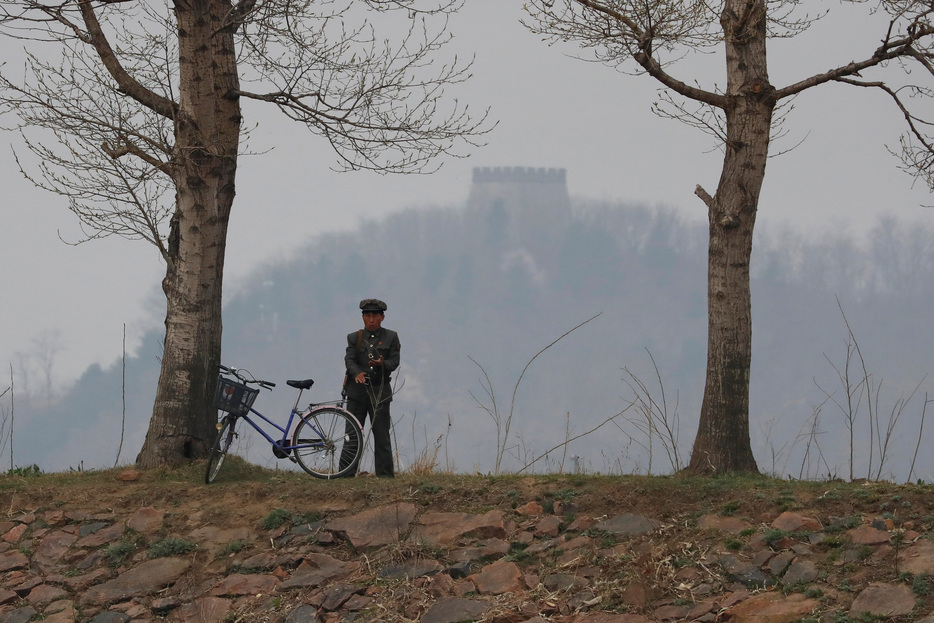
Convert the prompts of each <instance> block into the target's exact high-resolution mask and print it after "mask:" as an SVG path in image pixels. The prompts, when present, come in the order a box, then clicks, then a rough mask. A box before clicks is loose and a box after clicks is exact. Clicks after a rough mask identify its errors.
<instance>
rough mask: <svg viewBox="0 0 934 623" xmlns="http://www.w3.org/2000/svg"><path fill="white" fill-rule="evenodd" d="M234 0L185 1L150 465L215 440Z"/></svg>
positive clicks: (147, 446) (232, 140) (230, 181)
mask: <svg viewBox="0 0 934 623" xmlns="http://www.w3.org/2000/svg"><path fill="white" fill-rule="evenodd" d="M230 12H231V5H230V4H229V3H225V2H223V1H221V0H194V1H193V2H185V1H183V0H179V1H178V2H176V3H175V15H176V19H177V21H178V33H179V35H178V36H179V85H180V87H179V95H180V100H179V108H178V113H177V116H176V119H175V139H176V141H175V145H176V153H175V155H174V159H173V160H174V163H173V168H172V171H173V178H174V181H175V186H176V207H175V213H174V215H173V217H172V223H171V232H170V235H169V245H168V247H169V248H168V255H169V258H168V262H167V268H166V276H165V279H164V280H163V282H162V287H163V290H164V291H165V295H166V305H167V309H166V320H165V347H164V351H163V356H162V369H161V373H160V376H159V385H158V388H157V390H156V400H155V405H154V407H153V414H152V419H151V420H150V424H149V431H148V432H147V434H146V440H145V442H144V443H143V447H142V449H141V451H140V453H139V456H138V457H137V459H136V462H137V464H138V465H139V466H140V467H143V468H147V467H156V466H167V467H171V466H176V465H179V464H181V463H183V462H185V461H186V460H187V459H189V458H194V457H198V456H201V455H203V454H204V453H205V452H206V450H207V449H208V447H209V445H210V443H211V442H212V441H213V435H214V432H215V427H214V424H215V423H216V420H217V413H216V411H215V410H214V409H213V408H212V398H213V393H214V389H215V385H216V382H217V365H218V364H219V363H220V352H221V321H220V318H221V303H222V285H223V269H224V254H225V249H226V240H227V225H228V220H229V217H230V209H231V205H232V204H233V199H234V194H235V183H234V182H235V175H236V167H237V152H238V149H239V137H240V120H241V111H240V102H239V98H238V97H237V96H236V95H235V94H236V93H237V91H238V90H239V81H238V76H237V66H236V55H235V50H234V40H233V34H234V32H233V27H229V26H227V25H226V24H225V22H224V20H225V16H228V15H229V14H230Z"/></svg>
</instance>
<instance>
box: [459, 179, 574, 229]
mask: <svg viewBox="0 0 934 623" xmlns="http://www.w3.org/2000/svg"><path fill="white" fill-rule="evenodd" d="M497 205H501V206H502V207H503V208H505V209H506V210H507V212H509V213H510V214H515V215H517V216H518V215H520V214H521V215H522V216H526V215H532V214H535V215H537V216H540V217H556V216H561V218H567V217H568V216H569V211H570V205H571V204H570V200H569V199H568V188H567V172H566V170H565V169H544V168H538V169H536V168H533V167H475V168H474V170H473V183H472V184H471V186H470V195H469V197H468V199H467V208H468V209H469V210H484V209H490V208H494V207H496V206H497Z"/></svg>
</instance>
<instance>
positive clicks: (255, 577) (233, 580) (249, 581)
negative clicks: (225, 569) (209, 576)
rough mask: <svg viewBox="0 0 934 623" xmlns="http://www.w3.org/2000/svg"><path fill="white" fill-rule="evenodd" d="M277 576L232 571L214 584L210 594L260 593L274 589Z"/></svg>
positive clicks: (216, 595) (276, 583)
mask: <svg viewBox="0 0 934 623" xmlns="http://www.w3.org/2000/svg"><path fill="white" fill-rule="evenodd" d="M278 586H279V578H277V577H276V576H274V575H265V574H262V575H260V574H244V573H233V574H231V575H228V576H227V577H226V578H224V579H223V580H221V581H220V582H218V583H217V584H215V585H214V588H212V589H211V594H212V595H214V596H215V597H223V596H226V595H233V596H236V595H262V594H265V593H270V592H272V591H274V590H276V587H278Z"/></svg>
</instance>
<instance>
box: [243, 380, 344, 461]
mask: <svg viewBox="0 0 934 623" xmlns="http://www.w3.org/2000/svg"><path fill="white" fill-rule="evenodd" d="M303 391H304V390H302V389H299V390H298V398H296V399H295V406H293V407H292V410H291V412H290V413H289V420H288V422H286V424H285V427H282V426H280V425H279V424H277V423H276V422H273V421H272V420H271V419H269V418H268V417H266V416H265V415H263V414H262V413H260V412H259V411H257V410H256V409H254V408H253V407H250V413H253V414H255V415H256V416H257V417H259V418H260V419H262V420H263V421H264V422H266V423H267V424H269V425H270V426H272V427H273V428H275V429H276V430H278V431H279V432H281V433H282V439H281V440H278V441H277V440H276V439H273V438H272V437H271V436H269V434H268V433H267V432H266V431H265V430H264V429H263V427H262V426H260V424H259V423H257V422H255V421H254V420H253V419H251V418H250V416H249V414H247V415H240V416H235V417H237V419H241V420H244V421H245V422H246V423H247V424H249V425H250V426H252V427H253V429H254V430H255V431H256V432H258V433H259V434H260V435H262V436H263V437H265V438H266V441H268V442H269V443H270V444H272V446H273V448H278V449H279V450H283V451H285V452H286V453H288V452H291V451H292V450H295V449H302V448H313V447H316V446H319V445H321V444H314V443H304V444H292V443H291V439H290V438H289V431H291V430H292V424H293V423H294V422H295V421H296V419H299V418H300V419H307V416H309V415H313V414H314V413H315V411H318V410H321V409H324V408H327V407H328V406H337V407H340V408H341V410H345V409H344V408H343V405H344V401H343V400H333V401H331V402H317V403H315V402H313V403H311V404H309V405H308V408H307V409H305V410H304V411H299V409H298V404H299V403H300V402H301V400H302V392H303ZM347 415H349V416H351V417H353V418H354V421H356V422H357V424H358V425H359V424H360V422H359V421H357V418H356V417H355V416H354V415H353V414H352V413H350V412H349V411H347ZM308 425H309V427H310V428H311V429H312V430H313V431H315V432H316V433H318V434H319V435H321V436H322V437H323V436H324V435H323V434H322V431H319V430H317V428H316V427H315V426H314V425H312V424H311V423H310V422H309V424H308ZM280 458H281V457H280Z"/></svg>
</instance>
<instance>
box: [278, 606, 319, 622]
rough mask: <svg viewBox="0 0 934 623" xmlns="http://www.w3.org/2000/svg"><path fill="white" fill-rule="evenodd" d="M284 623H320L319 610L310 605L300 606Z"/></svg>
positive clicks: (290, 613)
mask: <svg viewBox="0 0 934 623" xmlns="http://www.w3.org/2000/svg"><path fill="white" fill-rule="evenodd" d="M283 623H319V619H318V609H317V608H315V607H313V606H308V605H303V606H299V607H298V608H295V609H294V610H292V611H291V612H289V614H288V615H286V617H285V621H284V622H283Z"/></svg>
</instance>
